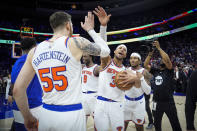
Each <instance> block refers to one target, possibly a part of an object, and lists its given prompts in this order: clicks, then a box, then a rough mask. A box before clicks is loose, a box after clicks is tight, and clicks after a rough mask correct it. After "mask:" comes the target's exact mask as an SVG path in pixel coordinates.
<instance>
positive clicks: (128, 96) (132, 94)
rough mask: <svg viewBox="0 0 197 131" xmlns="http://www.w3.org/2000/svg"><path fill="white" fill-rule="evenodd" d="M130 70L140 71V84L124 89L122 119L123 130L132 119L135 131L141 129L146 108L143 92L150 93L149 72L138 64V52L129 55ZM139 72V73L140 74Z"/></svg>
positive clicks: (139, 59)
mask: <svg viewBox="0 0 197 131" xmlns="http://www.w3.org/2000/svg"><path fill="white" fill-rule="evenodd" d="M130 64H131V67H130V68H129V70H131V71H132V72H133V73H141V74H142V75H143V76H141V78H140V80H141V86H140V88H139V87H138V88H137V87H136V86H133V87H132V88H131V89H129V90H127V91H125V105H124V108H125V110H124V119H125V131H126V129H127V126H128V123H129V121H131V120H132V121H133V122H134V123H135V126H136V130H137V131H143V130H144V128H143V124H144V121H145V115H146V109H145V98H144V93H145V94H147V95H148V94H150V92H151V87H150V86H149V85H150V76H151V75H150V74H149V73H148V71H147V70H146V69H144V68H142V67H141V66H140V64H141V56H140V54H139V53H132V54H131V56H130ZM141 74H140V75H141Z"/></svg>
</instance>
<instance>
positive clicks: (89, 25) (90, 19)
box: [81, 12, 94, 31]
mask: <svg viewBox="0 0 197 131" xmlns="http://www.w3.org/2000/svg"><path fill="white" fill-rule="evenodd" d="M81 27H82V28H83V29H84V30H85V31H89V30H92V29H94V15H93V14H92V12H88V16H85V22H84V23H83V22H81Z"/></svg>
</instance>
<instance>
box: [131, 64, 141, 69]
mask: <svg viewBox="0 0 197 131" xmlns="http://www.w3.org/2000/svg"><path fill="white" fill-rule="evenodd" d="M138 66H139V65H138V64H137V65H131V67H132V68H134V69H135V68H137V67H138Z"/></svg>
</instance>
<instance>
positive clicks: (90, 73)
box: [82, 71, 92, 76]
mask: <svg viewBox="0 0 197 131" xmlns="http://www.w3.org/2000/svg"><path fill="white" fill-rule="evenodd" d="M82 74H87V75H90V76H91V75H92V72H91V71H82Z"/></svg>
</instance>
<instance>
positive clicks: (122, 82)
mask: <svg viewBox="0 0 197 131" xmlns="http://www.w3.org/2000/svg"><path fill="white" fill-rule="evenodd" d="M118 84H120V85H122V84H124V85H125V84H128V80H127V79H126V80H124V81H121V82H119V83H118Z"/></svg>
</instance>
